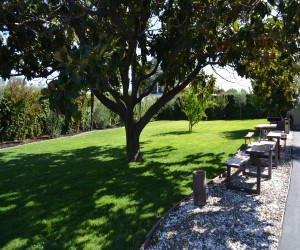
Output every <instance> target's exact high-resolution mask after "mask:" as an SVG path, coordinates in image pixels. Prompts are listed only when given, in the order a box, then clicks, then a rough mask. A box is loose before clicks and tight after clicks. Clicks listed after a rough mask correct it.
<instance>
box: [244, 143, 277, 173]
mask: <svg viewBox="0 0 300 250" xmlns="http://www.w3.org/2000/svg"><path fill="white" fill-rule="evenodd" d="M258 145H270V146H271V148H272V151H274V154H275V157H274V158H275V160H274V167H276V168H277V167H278V159H279V155H278V150H277V142H275V141H273V140H261V141H255V142H251V143H250V144H249V147H253V146H258ZM271 163H272V162H271ZM269 164H270V163H269Z"/></svg>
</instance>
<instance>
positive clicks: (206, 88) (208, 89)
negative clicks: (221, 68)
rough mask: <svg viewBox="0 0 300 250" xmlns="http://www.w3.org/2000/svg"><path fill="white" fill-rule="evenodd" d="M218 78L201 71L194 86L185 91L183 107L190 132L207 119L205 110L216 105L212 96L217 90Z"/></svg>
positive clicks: (182, 99) (182, 100) (182, 101)
mask: <svg viewBox="0 0 300 250" xmlns="http://www.w3.org/2000/svg"><path fill="white" fill-rule="evenodd" d="M215 83H216V78H215V77H213V76H212V75H210V76H208V75H206V74H205V73H204V71H201V72H200V74H199V77H198V78H197V79H196V80H195V81H194V82H193V83H192V85H191V86H190V87H189V88H187V89H185V90H184V92H183V95H182V98H181V101H180V103H181V107H182V110H183V112H184V113H185V115H186V116H187V118H188V121H189V131H190V132H192V129H193V126H194V125H195V124H197V123H198V122H199V121H201V120H202V119H203V118H205V117H207V116H206V114H205V110H206V109H207V108H210V107H212V106H214V105H215V102H214V100H213V98H212V94H213V92H214V89H215Z"/></svg>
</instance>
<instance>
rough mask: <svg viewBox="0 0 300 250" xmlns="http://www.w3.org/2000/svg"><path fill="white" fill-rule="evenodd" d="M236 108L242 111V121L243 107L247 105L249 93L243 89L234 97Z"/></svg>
mask: <svg viewBox="0 0 300 250" xmlns="http://www.w3.org/2000/svg"><path fill="white" fill-rule="evenodd" d="M233 98H234V104H235V106H238V107H239V110H240V119H242V107H243V106H245V105H246V104H247V92H246V90H244V89H242V90H241V91H240V92H237V93H235V94H234V96H233Z"/></svg>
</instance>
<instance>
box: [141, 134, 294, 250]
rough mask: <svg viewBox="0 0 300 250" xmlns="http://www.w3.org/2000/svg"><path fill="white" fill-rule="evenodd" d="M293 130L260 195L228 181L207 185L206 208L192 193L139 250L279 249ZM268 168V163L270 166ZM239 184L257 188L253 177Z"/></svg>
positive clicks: (218, 181)
mask: <svg viewBox="0 0 300 250" xmlns="http://www.w3.org/2000/svg"><path fill="white" fill-rule="evenodd" d="M291 138H292V132H290V134H289V136H288V139H287V146H286V148H285V151H284V152H283V153H282V154H281V159H280V162H279V166H278V167H277V168H273V170H272V179H270V180H268V179H265V178H262V182H261V194H260V195H254V194H253V195H251V194H247V193H245V192H241V191H234V190H228V189H226V186H225V178H224V177H222V176H220V177H217V178H215V179H214V180H213V181H212V182H211V183H210V184H209V185H208V198H207V204H206V205H205V206H203V207H198V206H195V205H194V204H193V195H189V196H187V197H186V198H185V199H184V200H182V201H181V202H179V203H178V204H176V205H175V206H174V207H173V208H172V209H171V210H169V212H167V214H166V215H165V216H164V217H163V218H162V219H161V220H160V221H158V223H157V224H156V225H155V226H154V227H153V228H152V230H151V231H150V232H149V233H148V235H147V237H146V241H145V242H144V244H143V246H142V247H141V249H151V250H156V249H164V250H165V249H214V250H215V249H216V250H218V249H220V250H221V249H278V242H279V239H280V235H281V226H282V221H283V215H284V210H285V203H286V198H287V193H288V189H289V183H290V173H291V170H292V160H291V145H292V139H291ZM266 164H267V162H266ZM235 181H242V182H243V183H245V182H246V183H247V185H249V186H251V185H253V182H255V178H248V177H244V176H241V175H239V176H238V178H236V180H235Z"/></svg>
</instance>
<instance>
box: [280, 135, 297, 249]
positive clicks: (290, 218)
mask: <svg viewBox="0 0 300 250" xmlns="http://www.w3.org/2000/svg"><path fill="white" fill-rule="evenodd" d="M292 155H293V169H292V173H291V182H290V188H289V193H288V197H287V202H286V207H285V214H284V218H283V225H282V234H281V238H280V240H279V250H300V240H299V238H300V132H299V131H293V149H292Z"/></svg>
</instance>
